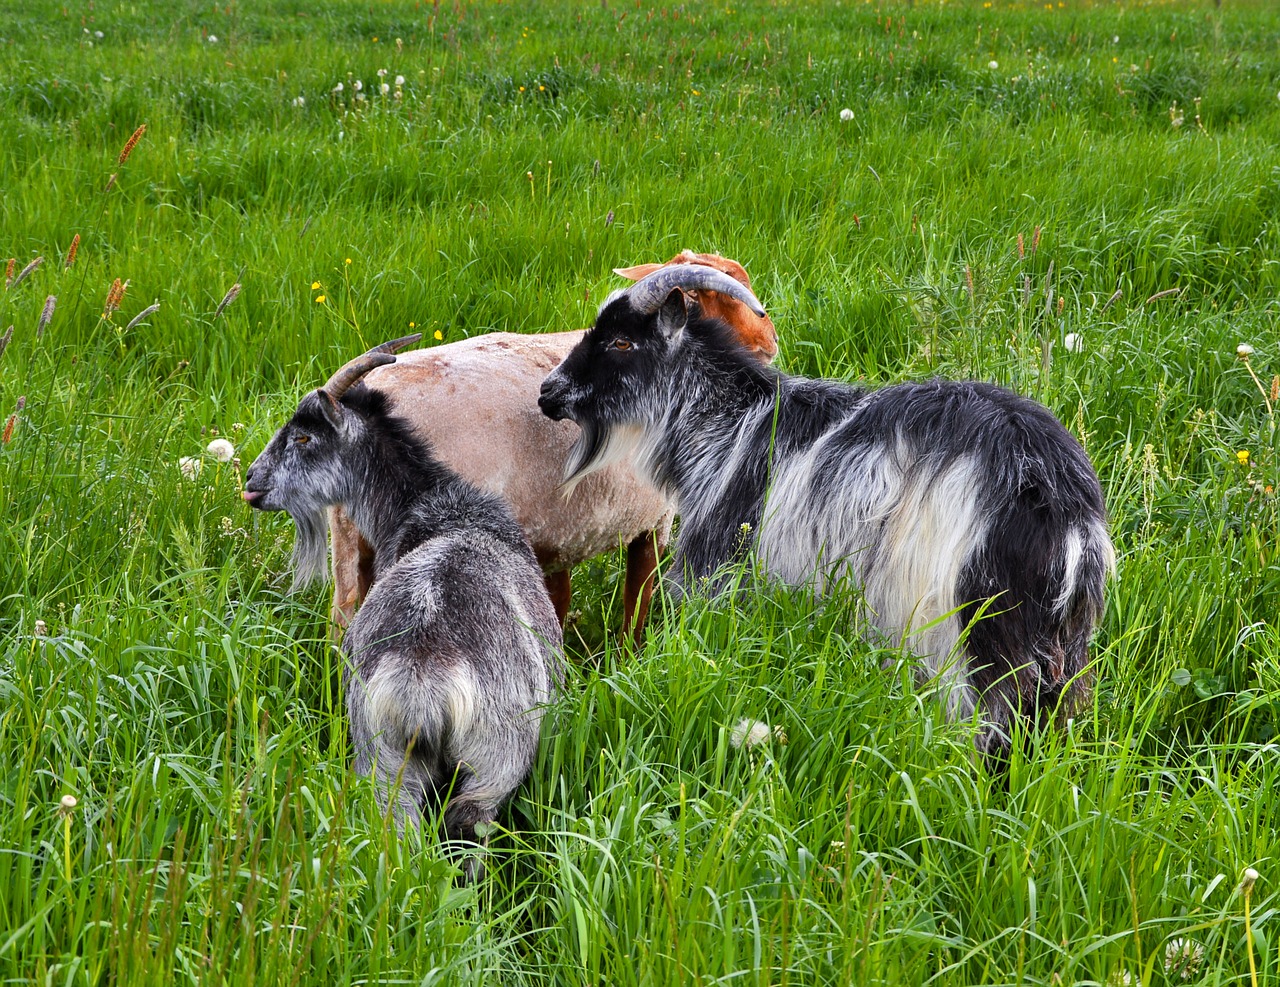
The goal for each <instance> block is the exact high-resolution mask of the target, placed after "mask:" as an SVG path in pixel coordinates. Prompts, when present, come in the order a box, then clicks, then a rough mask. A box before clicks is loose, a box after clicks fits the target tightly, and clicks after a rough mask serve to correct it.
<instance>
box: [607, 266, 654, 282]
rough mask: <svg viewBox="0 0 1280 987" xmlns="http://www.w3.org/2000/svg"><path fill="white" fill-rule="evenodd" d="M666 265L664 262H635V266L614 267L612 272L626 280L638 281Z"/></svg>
mask: <svg viewBox="0 0 1280 987" xmlns="http://www.w3.org/2000/svg"><path fill="white" fill-rule="evenodd" d="M666 266H667V265H666V264H637V265H636V266H635V267H615V268H614V269H613V273H614V274H616V275H618V277H620V278H626V279H627V280H628V281H639V280H640V279H641V278H647V277H648V276H649V275H650V274H652V273H653V272H654V271H657V270H659V269H660V268H663V267H666Z"/></svg>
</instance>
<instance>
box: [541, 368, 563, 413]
mask: <svg viewBox="0 0 1280 987" xmlns="http://www.w3.org/2000/svg"><path fill="white" fill-rule="evenodd" d="M568 390H569V389H568V388H567V387H566V386H565V385H564V382H563V381H561V380H557V379H556V376H555V374H552V375H551V376H550V377H548V378H547V379H546V380H544V381H543V382H542V388H541V390H540V391H539V392H538V407H539V408H540V409H541V410H542V413H543V414H544V415H546V416H547V417H548V418H550V419H551V420H552V421H556V422H562V421H564V420H565V419H566V418H568V417H569V407H568V402H567V401H566V400H565V399H566V397H567V396H568Z"/></svg>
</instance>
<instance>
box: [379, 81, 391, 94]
mask: <svg viewBox="0 0 1280 987" xmlns="http://www.w3.org/2000/svg"><path fill="white" fill-rule="evenodd" d="M378 91H379V92H380V93H382V95H384V96H385V95H386V94H387V93H389V92H391V87H390V86H389V85H387V84H386V83H385V82H384V83H382V84H381V85H379V86H378Z"/></svg>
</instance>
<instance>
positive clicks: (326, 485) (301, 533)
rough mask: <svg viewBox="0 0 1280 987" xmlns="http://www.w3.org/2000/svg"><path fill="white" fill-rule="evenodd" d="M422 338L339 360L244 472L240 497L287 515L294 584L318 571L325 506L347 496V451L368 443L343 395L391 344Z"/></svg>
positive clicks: (385, 359) (382, 360) (385, 357)
mask: <svg viewBox="0 0 1280 987" xmlns="http://www.w3.org/2000/svg"><path fill="white" fill-rule="evenodd" d="M421 338H422V337H421V335H420V334H419V335H413V336H406V337H404V338H403V339H395V340H392V341H391V342H389V343H383V344H382V345H381V346H375V347H374V348H373V349H371V350H369V352H367V353H365V354H363V355H361V356H358V357H356V358H355V359H354V360H352V361H351V362H350V363H348V364H346V366H344V367H342V369H340V370H339V371H338V372H337V373H335V374H334V375H333V376H332V377H330V378H329V381H328V383H326V384H325V385H324V386H323V387H321V388H317V389H316V390H314V391H312V392H311V393H310V394H308V395H307V396H306V397H304V398H303V399H302V400H301V401H300V402H299V404H298V409H297V411H295V412H294V413H293V417H292V418H290V419H289V420H288V421H287V422H285V424H284V425H283V426H282V427H281V428H280V430H279V431H278V432H276V434H275V435H274V436H272V437H271V441H270V442H268V443H267V447H266V448H265V449H263V450H262V452H261V454H259V456H258V458H257V459H255V460H254V461H253V465H252V466H250V467H249V471H248V473H246V474H245V486H244V493H243V494H242V495H241V496H243V497H244V500H245V503H247V504H248V505H249V506H250V507H253V508H256V509H257V510H260V511H287V512H288V513H289V516H290V517H292V518H293V522H294V526H295V528H296V531H297V535H296V537H295V539H294V545H293V568H294V580H293V587H294V589H297V588H299V587H300V586H304V585H306V584H307V583H309V582H311V581H312V580H313V579H315V578H317V577H319V576H322V575H323V574H324V568H325V559H326V556H327V554H328V544H327V542H326V540H325V535H326V533H327V531H328V525H327V522H326V519H325V508H327V507H331V506H333V505H335V504H340V503H343V502H344V501H345V500H346V499H347V498H348V496H349V495H350V493H351V489H352V475H353V463H352V457H353V454H354V453H358V452H359V451H360V450H362V449H364V448H366V447H367V444H368V443H367V441H366V434H365V433H366V425H365V422H364V419H363V418H362V417H361V415H360V414H358V413H357V412H355V411H353V410H351V409H350V408H348V407H347V406H346V405H345V404H343V401H342V397H343V395H344V394H346V392H347V391H348V390H349V389H350V388H351V387H352V386H353V385H354V384H356V383H357V382H358V381H359V380H360V378H362V377H363V376H364V375H365V374H367V373H368V372H369V371H370V370H372V369H374V367H381V366H383V365H385V364H388V363H394V362H395V359H396V358H395V355H394V354H395V351H396V350H398V349H402V348H403V347H405V346H408V345H409V344H410V343H414V342H417V341H418V340H419V339H421Z"/></svg>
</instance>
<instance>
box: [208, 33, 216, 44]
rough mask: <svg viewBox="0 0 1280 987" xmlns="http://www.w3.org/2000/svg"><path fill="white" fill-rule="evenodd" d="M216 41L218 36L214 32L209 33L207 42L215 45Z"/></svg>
mask: <svg viewBox="0 0 1280 987" xmlns="http://www.w3.org/2000/svg"><path fill="white" fill-rule="evenodd" d="M217 43H218V36H217V35H216V34H211V35H209V44H211V45H216V44H217Z"/></svg>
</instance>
